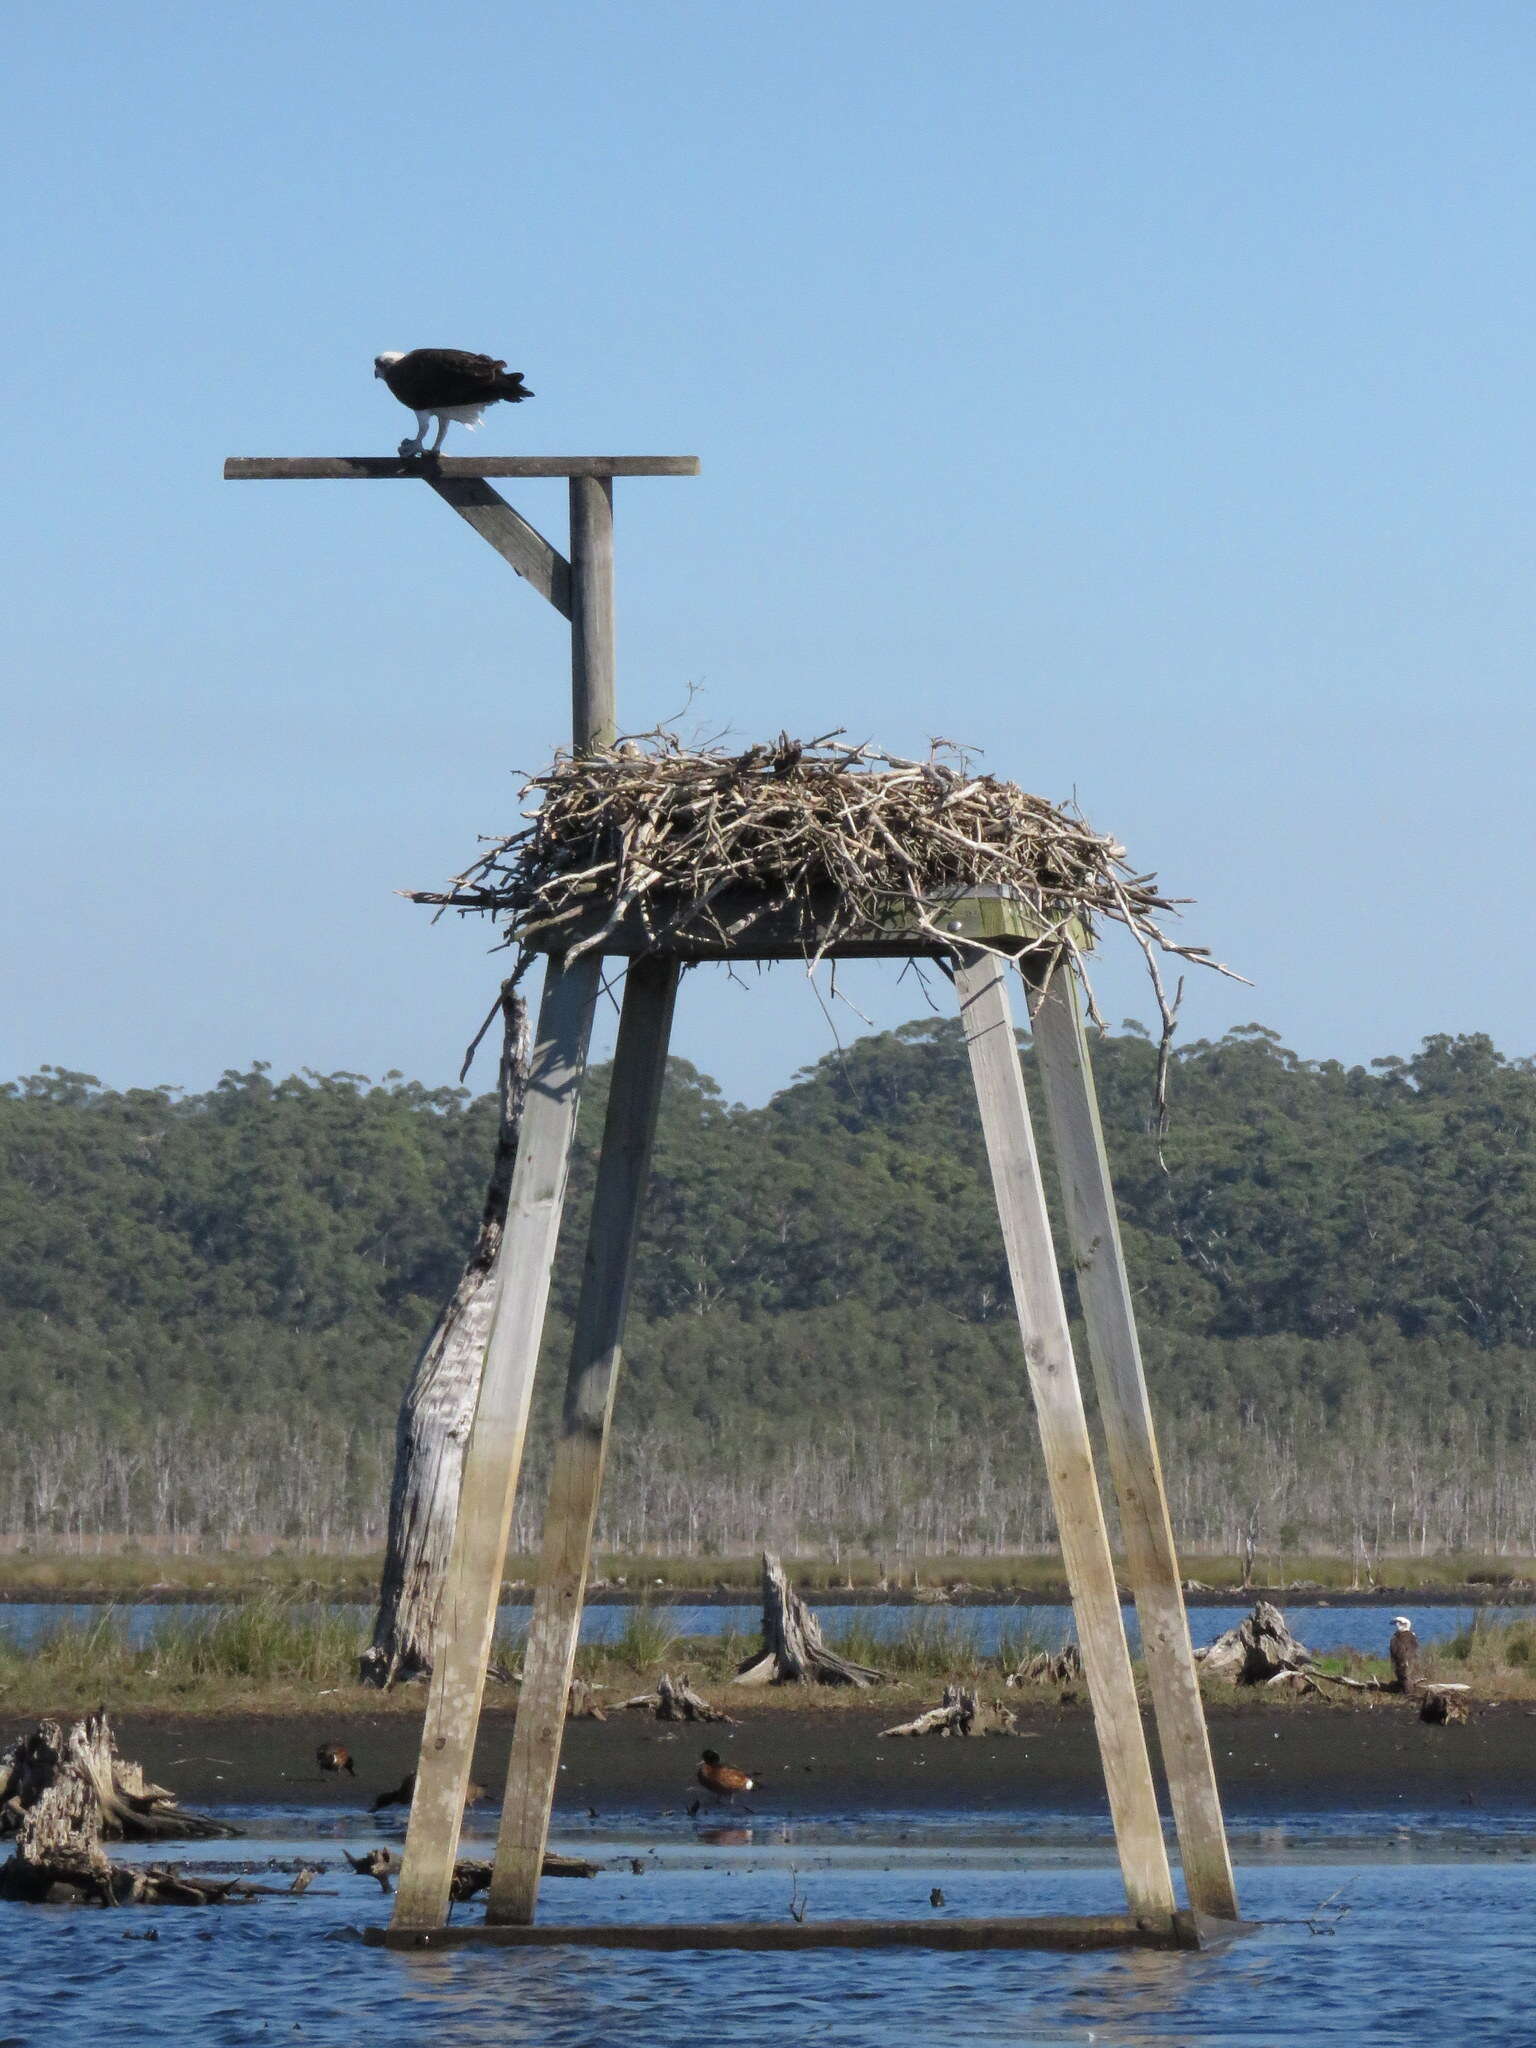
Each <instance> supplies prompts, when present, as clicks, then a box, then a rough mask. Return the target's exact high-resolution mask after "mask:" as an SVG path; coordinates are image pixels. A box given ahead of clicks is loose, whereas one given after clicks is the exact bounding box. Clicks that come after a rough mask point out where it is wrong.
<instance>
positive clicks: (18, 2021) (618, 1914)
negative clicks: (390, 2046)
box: [0, 1809, 1536, 2048]
mask: <svg viewBox="0 0 1536 2048" xmlns="http://www.w3.org/2000/svg"><path fill="white" fill-rule="evenodd" d="M241 1817H242V1818H243V1819H244V1820H245V1821H246V1822H247V1823H248V1824H249V1825H250V1826H251V1827H252V1830H253V1838H252V1839H250V1840H248V1841H247V1842H245V1843H242V1844H237V1845H233V1846H235V1847H238V1848H239V1849H240V1851H241V1852H242V1854H243V1855H245V1856H247V1857H249V1858H250V1859H251V1861H252V1862H253V1863H258V1864H259V1863H260V1862H261V1861H262V1859H265V1858H267V1857H269V1856H270V1857H276V1858H278V1859H281V1860H283V1861H288V1860H290V1859H299V1858H302V1859H304V1860H305V1861H306V1862H308V1863H310V1864H311V1865H312V1866H319V1867H320V1870H321V1875H320V1876H319V1877H317V1879H316V1880H315V1882H314V1884H313V1886H312V1887H311V1889H310V1891H309V1892H308V1893H307V1894H306V1895H305V1896H304V1897H303V1898H300V1899H287V1898H277V1899H264V1900H261V1901H260V1902H258V1903H256V1904H254V1905H249V1906H241V1907H229V1908H224V1909H214V1910H206V1911H198V1910H189V1909H186V1908H182V1909H177V1908H161V1909H144V1908H140V1909H136V1910H132V1911H125V1912H121V1913H93V1912H89V1911H83V1910H72V1909H69V1908H37V1907H30V1908H29V1907H20V1906H0V1943H3V1944H4V1952H5V1954H6V1955H7V1957H8V1958H9V1959H10V1960H11V1963H12V1967H11V1969H10V1971H9V1972H8V1979H9V1982H8V1987H7V1992H6V1996H5V2001H4V2006H3V2016H0V2048H7V2044H15V2048H23V2044H25V2048H55V2044H59V2048H63V2044H72V2043H77V2042H90V2041H92V2040H99V2041H101V2042H104V2043H113V2044H117V2043H121V2044H124V2048H137V2044H141V2043H142V2044H146V2048H147V2044H151V2043H153V2044H156V2048H159V2044H162V2043H165V2042H170V2041H174V2042H182V2041H185V2042H192V2043H196V2044H198V2048H227V2044H228V2048H233V2044H245V2043H258V2042H260V2043H264V2044H273V2043H278V2042H294V2043H306V2044H325V2048H362V2044H365V2043H366V2044H368V2048H375V2044H378V2043H380V2042H399V2041H407V2042H413V2041H420V2042H422V2043H431V2042H434V2041H441V2042H443V2043H446V2044H451V2048H478V2044H482V2043H484V2044H491V2043H495V2044H497V2048H502V2044H517V2048H522V2044H526V2048H578V2044H579V2048H630V2044H634V2048H640V2044H644V2048H654V2044H655V2043H656V2041H657V2040H658V2039H660V2040H673V2039H680V2040H687V2041H697V2042H699V2043H702V2044H713V2043H716V2042H719V2043H729V2044H743V2048H758V2044H761V2048H785V2044H786V2043H790V2042H794V2041H797V2040H807V2039H809V2040H817V2039H822V2038H835V2039H836V2041H837V2042H838V2044H839V2048H890V2044H892V2043H900V2044H902V2048H926V2044H929V2043H933V2044H944V2048H955V2044H957V2043H966V2044H969V2043H982V2044H991V2043H1010V2044H1019V2043H1029V2042H1050V2043H1060V2042H1071V2043H1089V2042H1094V2043H1100V2044H1119V2048H1137V2044H1148V2043H1153V2042H1156V2043H1167V2042H1186V2043H1222V2044H1228V2043H1230V2044H1234V2048H1235V2044H1238V2043H1242V2044H1246V2048H1266V2044H1274V2048H1278V2044H1287V2048H1290V2044H1296V2048H1300V2044H1302V2043H1317V2042H1337V2043H1345V2042H1359V2043H1370V2044H1398V2043H1403V2044H1407V2043H1413V2044H1415V2048H1419V2044H1422V2043H1424V2042H1426V2041H1434V2040H1436V2039H1437V2038H1438V2039H1439V2040H1441V2041H1444V2042H1446V2043H1451V2044H1455V2043H1470V2042H1478V2043H1481V2042H1489V2043H1493V2042H1499V2043H1511V2042H1516V2043H1518V2042H1526V2041H1530V2040H1532V2039H1536V2023H1533V2021H1532V2020H1531V2018H1530V2017H1529V2009H1530V1991H1531V1986H1532V1984H1533V1983H1536V1977H1533V1968H1536V1833H1529V1832H1525V1831H1524V1830H1525V1828H1526V1827H1529V1826H1530V1822H1528V1821H1527V1822H1525V1823H1518V1822H1515V1821H1511V1820H1510V1819H1509V1818H1507V1817H1506V1818H1505V1819H1504V1820H1502V1821H1491V1820H1482V1819H1479V1818H1476V1817H1474V1818H1473V1819H1471V1820H1460V1819H1458V1820H1457V1821H1456V1822H1455V1823H1454V1824H1453V1823H1450V1822H1445V1821H1440V1820H1436V1819H1434V1818H1433V1817H1425V1818H1424V1819H1422V1820H1420V1821H1418V1822H1407V1823H1405V1822H1404V1819H1403V1817H1402V1816H1401V1815H1400V1814H1394V1815H1392V1816H1390V1817H1387V1816H1382V1817H1380V1819H1379V1820H1375V1819H1373V1818H1372V1817H1370V1816H1366V1817H1362V1816H1359V1815H1355V1816H1351V1817H1350V1819H1349V1821H1348V1823H1347V1824H1346V1823H1343V1822H1331V1821H1329V1820H1328V1819H1326V1818H1325V1817H1319V1816H1312V1817H1311V1818H1310V1820H1309V1822H1308V1824H1307V1825H1306V1827H1305V1828H1303V1829H1300V1830H1295V1831H1293V1830H1290V1829H1288V1828H1284V1827H1275V1826H1267V1827H1264V1828H1262V1829H1245V1828H1244V1826H1243V1824H1242V1820H1241V1816H1240V1815H1239V1816H1237V1817H1236V1819H1237V1825H1236V1827H1235V1829H1234V1846H1235V1848H1236V1851H1237V1856H1238V1865H1239V1882H1240V1885H1241V1889H1242V1896H1243V1903H1244V1907H1245V1910H1246V1911H1247V1912H1248V1913H1249V1914H1250V1915H1251V1916H1252V1917H1253V1918H1254V1919H1255V1920H1256V1921H1258V1922H1259V1923H1260V1925H1259V1927H1258V1930H1257V1931H1256V1932H1255V1933H1253V1934H1251V1935H1249V1936H1247V1937H1244V1938H1242V1939H1240V1940H1238V1941H1235V1942H1233V1943H1232V1944H1230V1945H1229V1946H1228V1947H1227V1948H1225V1949H1224V1950H1221V1951H1219V1952H1215V1953H1211V1954H1205V1955H1198V1956H1188V1955H1150V1954H1133V1955H1114V1956H1078V1957H1072V1956H1053V1955H998V1956H985V1955H943V1954H929V1953H924V1952H923V1951H921V1950H913V1951H907V1952H901V1951H893V1952H890V1953H871V1954H862V1953H861V1954H850V1953H846V1952H843V1953H839V1952H838V1951H836V1950H828V1951H825V1952H822V1953H816V1952H810V1953H807V1954H804V1955H796V1956H763V1955H734V1956H733V1955H730V1954H721V1955H716V1954H710V1955H708V1956H700V1955H693V1956H690V1955H646V1954H641V1953H604V1952H603V1951H601V1950H580V1949H565V1950H562V1949H558V1948H556V1949H550V1950H545V1951H529V1952H526V1953H522V1954H495V1953H482V1954H473V1953H464V1952H460V1953H456V1954H443V1955H436V1956H410V1957H401V1956H393V1955H390V1954H388V1953H385V1952H383V1951H377V1950H372V1949H364V1948H363V1947H362V1946H361V1945H360V1943H359V1942H358V1941H357V1940H356V1939H355V1935H354V1934H353V1932H352V1930H354V1929H356V1928H358V1927H360V1926H362V1925H364V1924H382V1922H383V1921H384V1920H385V1919H386V1918H387V1917H388V1910H389V1909H388V1905H387V1902H386V1901H385V1900H384V1899H383V1898H382V1897H381V1896H380V1894H379V1892H378V1890H377V1888H376V1887H375V1886H374V1885H373V1884H372V1883H371V1882H370V1881H368V1880H365V1879H361V1878H358V1877H355V1876H354V1875H353V1874H352V1873H351V1872H350V1871H348V1870H346V1869H345V1868H344V1866H342V1865H341V1859H340V1856H339V1853H338V1847H339V1840H342V1839H344V1840H346V1841H347V1842H348V1844H349V1846H352V1847H354V1848H358V1847H361V1846H363V1845H364V1844H366V1843H367V1842H368V1841H369V1840H372V1839H377V1836H376V1835H375V1834H374V1833H372V1832H371V1830H370V1826H369V1824H368V1823H366V1822H359V1821H357V1820H356V1819H342V1818H340V1817H334V1818H331V1819H329V1820H328V1821H326V1822H324V1823H322V1824H319V1825H316V1826H310V1827H308V1828H306V1829H304V1830H303V1831H302V1832H301V1831H300V1826H299V1822H298V1820H297V1818H296V1817H294V1816H290V1815H284V1814H282V1813H281V1812H280V1811H277V1810H272V1809H268V1810H265V1811H260V1812H248V1813H246V1814H244V1815H242V1816H241ZM477 1833H478V1834H479V1835H480V1836H481V1837H482V1838H483V1837H484V1836H485V1835H486V1834H487V1833H488V1826H487V1823H485V1822H484V1821H483V1820H480V1821H478V1822H477ZM558 1845H559V1846H560V1847H562V1848H570V1849H577V1850H580V1851H582V1852H583V1853H586V1854H588V1855H592V1856H595V1857H598V1858H600V1859H602V1860H603V1861H604V1863H605V1868H604V1871H603V1873H602V1875H600V1876H599V1877H598V1878H596V1879H595V1880H593V1881H591V1882H590V1883H576V1882H566V1883H564V1884H554V1883H552V1884H549V1885H547V1886H546V1888H545V1901H544V1908H543V1911H544V1917H546V1918H547V1919H549V1920H551V1921H560V1920H568V1921H572V1922H576V1921H595V1920H626V1919H645V1920H705V1919H708V1920H715V1921H721V1920H746V1919H779V1918H782V1917H783V1916H784V1915H785V1914H786V1913H787V1910H788V1902H789V1899H790V1896H791V1893H792V1891H794V1892H797V1893H798V1894H799V1896H800V1897H802V1898H804V1899H805V1900H806V1901H807V1902H808V1904H807V1911H808V1913H809V1915H810V1917H811V1918H813V1919H814V1918H816V1917H819V1916H820V1917H827V1918H831V1917H834V1916H848V1917H868V1918H875V1917H886V1916H896V1917H901V1918H913V1919H917V1918H923V1917H925V1916H927V1915H928V1914H930V1913H931V1912H932V1911H933V1910H934V1909H933V1908H931V1907H930V1906H929V1904H928V1895H929V1891H930V1888H931V1887H933V1886H935V1885H938V1886H941V1887H942V1889H943V1892H944V1895H945V1904H944V1906H943V1907H942V1908H940V1909H939V1910H940V1911H942V1912H944V1913H946V1914H962V1915H969V1914H978V1913H981V1914H984V1913H1003V1912H1079V1913H1080V1912H1093V1911H1102V1910H1112V1909H1115V1908H1117V1907H1119V1906H1120V1905H1121V1904H1122V1903H1123V1902H1122V1899H1121V1895H1120V1891H1119V1882H1118V1878H1117V1876H1116V1874H1115V1872H1114V1870H1113V1868H1112V1867H1111V1866H1110V1864H1109V1861H1108V1855H1107V1844H1106V1843H1104V1841H1103V1840H1102V1839H1101V1838H1100V1836H1099V1835H1098V1833H1097V1832H1096V1830H1095V1829H1094V1828H1093V1826H1091V1825H1088V1824H1082V1823H1079V1824H1077V1825H1076V1826H1074V1825H1073V1824H1071V1823H1068V1822H1061V1823H1059V1824H1058V1823H1053V1822H1051V1821H1049V1820H1042V1819H1041V1818H1040V1817H1039V1816H1032V1817H1031V1818H1030V1819H1029V1820H1028V1821H1027V1822H1026V1823H1022V1824H1021V1828H1020V1832H1019V1834H1018V1836H1017V1837H1016V1838H1014V1839H1012V1840H1008V1839H1005V1838H1004V1837H1003V1836H1002V1835H1001V1834H1000V1831H999V1827H998V1822H997V1819H996V1817H995V1816H993V1817H990V1818H989V1819H988V1821H987V1822H986V1824H985V1825H982V1824H980V1823H976V1822H971V1821H968V1820H967V1819H966V1818H965V1817H963V1816H960V1815H952V1816H948V1817H944V1816H938V1817H934V1816H931V1815H930V1816H925V1817H923V1818H922V1819H918V1818H916V1817H906V1818H905V1819H904V1818H903V1817H901V1816H897V1815H890V1816H886V1817H884V1819H883V1820H881V1821H879V1822H871V1821H869V1820H868V1819H865V1820H863V1821H860V1822H853V1821H849V1822H846V1823H843V1824H836V1823H828V1822H823V1823H820V1824H818V1825H817V1826H815V1827H814V1828H795V1829H793V1830H789V1829H783V1828H780V1827H777V1826H775V1825H774V1824H773V1822H772V1820H771V1817H767V1816H760V1817H759V1818H758V1820H757V1821H756V1822H755V1823H754V1828H753V1830H752V1831H751V1832H750V1834H749V1833H748V1831H746V1830H741V1831H732V1832H731V1833H728V1834H725V1835H722V1834H721V1832H720V1831H718V1830H717V1831H713V1832H712V1831H707V1830H706V1831H705V1832H704V1833H703V1834H702V1835H694V1834H693V1833H692V1832H691V1831H690V1830H688V1829H687V1828H686V1827H684V1826H683V1825H682V1824H680V1823H679V1824H677V1825H675V1826H673V1827H672V1828H671V1830H670V1831H668V1826H667V1824H666V1823H658V1822H656V1821H654V1820H649V1821H646V1822H644V1823H643V1824H642V1822H641V1818H640V1816H638V1815H636V1816H633V1818H632V1824H631V1825H630V1827H629V1830H628V1832H627V1833H626V1832H624V1831H623V1829H622V1828H619V1829H614V1828H609V1829H605V1830H604V1831H602V1832H599V1831H598V1830H595V1829H594V1830H592V1831H591V1832H570V1831H567V1832H566V1833H564V1834H563V1835H562V1836H561V1837H560V1840H559V1844H558ZM231 1846H232V1845H230V1844H228V1843H219V1844H209V1845H207V1846H206V1848H202V1849H199V1848H198V1847H197V1846H196V1845H191V1844H189V1845H187V1854H186V1856H185V1858H184V1860H185V1862H186V1863H188V1864H189V1865H190V1864H194V1863H207V1864H220V1865H224V1866H226V1867H227V1866H228V1864H229V1857H230V1849H231ZM631 1857H639V1858H640V1859H641V1860H642V1862H643V1863H644V1866H645V1870H644V1874H643V1875H640V1876H637V1875H635V1874H634V1872H633V1871H632V1870H631V1868H630V1859H631ZM267 1881H269V1882H273V1883H284V1882H286V1875H273V1876H271V1877H269V1878H268V1880H267ZM465 1910H473V1909H465V1908H460V1909H459V1911H460V1912H463V1911H465ZM150 1928H154V1929H155V1930H156V1932H157V1933H158V1936H159V1939H158V1940H157V1941H155V1942H153V1943H150V1942H145V1941H142V1940H137V1939H130V1938H129V1937H130V1936H137V1935H142V1934H143V1933H145V1932H146V1931H147V1930H149V1929H150Z"/></svg>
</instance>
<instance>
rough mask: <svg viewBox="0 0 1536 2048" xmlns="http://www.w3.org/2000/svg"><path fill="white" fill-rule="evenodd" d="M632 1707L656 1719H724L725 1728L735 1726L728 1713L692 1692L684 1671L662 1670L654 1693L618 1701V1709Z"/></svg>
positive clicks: (699, 1694)
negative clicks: (675, 1675) (678, 1675)
mask: <svg viewBox="0 0 1536 2048" xmlns="http://www.w3.org/2000/svg"><path fill="white" fill-rule="evenodd" d="M631 1708H641V1709H644V1710H645V1711H646V1712H648V1713H650V1714H653V1715H654V1716H655V1718H656V1719H657V1720H658V1721H723V1722H724V1723H725V1724H726V1726H727V1727H730V1728H734V1727H735V1726H736V1723H735V1721H734V1720H733V1719H732V1717H731V1716H730V1715H729V1714H727V1713H724V1712H723V1711H722V1710H721V1709H720V1708H719V1707H712V1706H711V1705H710V1703H709V1701H708V1700H707V1699H705V1698H704V1697H703V1695H702V1694H701V1693H696V1692H695V1691H694V1689H693V1687H692V1686H691V1685H690V1684H689V1683H688V1675H687V1673H686V1672H684V1673H683V1674H682V1675H681V1676H680V1677H678V1678H673V1677H671V1676H670V1674H669V1673H667V1672H665V1671H663V1673H662V1674H661V1676H660V1678H658V1679H657V1681H656V1690H655V1691H654V1692H637V1693H636V1694H635V1696H634V1698H633V1699H628V1700H623V1701H621V1702H620V1711H621V1712H628V1711H629V1710H630V1709H631Z"/></svg>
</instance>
